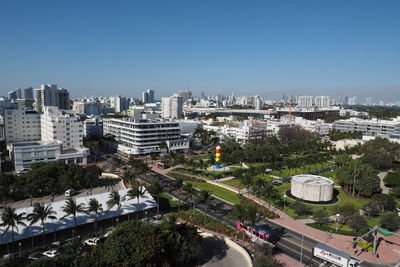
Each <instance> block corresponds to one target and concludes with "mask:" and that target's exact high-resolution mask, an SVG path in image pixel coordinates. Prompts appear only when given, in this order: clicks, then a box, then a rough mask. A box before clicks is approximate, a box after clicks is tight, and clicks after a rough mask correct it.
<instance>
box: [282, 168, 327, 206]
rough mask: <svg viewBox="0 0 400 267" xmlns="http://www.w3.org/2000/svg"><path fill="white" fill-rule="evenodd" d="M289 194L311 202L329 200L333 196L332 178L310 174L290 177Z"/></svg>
mask: <svg viewBox="0 0 400 267" xmlns="http://www.w3.org/2000/svg"><path fill="white" fill-rule="evenodd" d="M290 192H291V194H292V195H293V196H294V197H297V198H299V199H302V200H307V201H313V202H325V201H331V200H332V198H333V182H332V180H330V179H328V178H325V177H322V176H318V175H311V174H300V175H295V176H293V177H292V182H291V190H290Z"/></svg>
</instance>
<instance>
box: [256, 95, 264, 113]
mask: <svg viewBox="0 0 400 267" xmlns="http://www.w3.org/2000/svg"><path fill="white" fill-rule="evenodd" d="M263 106H264V102H263V101H262V99H261V98H260V97H258V96H256V97H255V98H254V108H255V109H256V110H261V109H262V107H263Z"/></svg>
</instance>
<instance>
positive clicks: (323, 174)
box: [318, 171, 334, 179]
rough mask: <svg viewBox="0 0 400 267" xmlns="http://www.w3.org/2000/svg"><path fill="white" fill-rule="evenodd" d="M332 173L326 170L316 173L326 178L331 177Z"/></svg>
mask: <svg viewBox="0 0 400 267" xmlns="http://www.w3.org/2000/svg"><path fill="white" fill-rule="evenodd" d="M333 174H334V173H333V172H332V171H327V172H321V173H319V174H318V175H320V176H323V177H326V178H331V179H332V178H333V176H334V175H333Z"/></svg>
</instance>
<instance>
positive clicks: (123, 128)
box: [103, 118, 189, 155]
mask: <svg viewBox="0 0 400 267" xmlns="http://www.w3.org/2000/svg"><path fill="white" fill-rule="evenodd" d="M103 128H104V134H111V135H113V136H115V139H116V140H117V141H118V150H120V151H122V152H124V153H127V154H134V155H145V154H150V153H160V152H162V151H161V149H160V147H159V145H160V144H161V142H162V141H165V142H166V144H167V146H168V148H169V150H170V151H184V150H187V149H188V148H189V141H188V140H186V139H184V138H182V137H181V130H180V128H179V122H175V121H168V120H143V119H141V120H137V119H136V120H135V119H134V118H122V119H113V118H110V119H104V120H103Z"/></svg>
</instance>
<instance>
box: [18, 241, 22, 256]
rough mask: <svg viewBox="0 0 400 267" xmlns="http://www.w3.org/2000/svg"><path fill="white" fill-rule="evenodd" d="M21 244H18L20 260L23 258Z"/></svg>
mask: <svg viewBox="0 0 400 267" xmlns="http://www.w3.org/2000/svg"><path fill="white" fill-rule="evenodd" d="M21 245H22V244H21V242H20V243H18V247H19V258H21Z"/></svg>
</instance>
